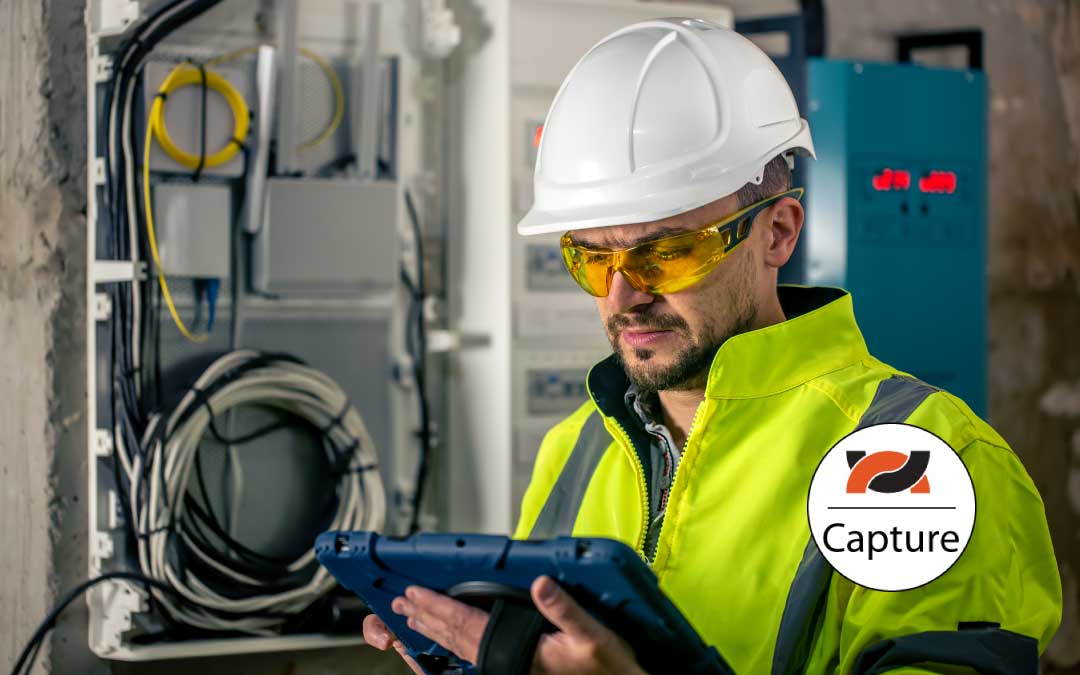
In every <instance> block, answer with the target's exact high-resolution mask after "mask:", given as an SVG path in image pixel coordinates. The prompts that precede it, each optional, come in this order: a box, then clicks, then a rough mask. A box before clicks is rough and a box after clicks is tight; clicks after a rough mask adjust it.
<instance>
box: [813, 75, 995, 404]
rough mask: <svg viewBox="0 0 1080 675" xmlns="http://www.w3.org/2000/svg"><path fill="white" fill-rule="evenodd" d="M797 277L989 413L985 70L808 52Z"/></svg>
mask: <svg viewBox="0 0 1080 675" xmlns="http://www.w3.org/2000/svg"><path fill="white" fill-rule="evenodd" d="M808 76H809V77H808V80H809V96H810V102H809V106H808V111H807V117H808V119H809V122H810V128H811V129H812V130H813V134H814V144H815V146H816V149H817V157H818V159H817V161H815V162H808V163H807V164H808V177H807V188H808V194H807V197H808V200H807V203H808V204H809V207H808V215H807V224H806V227H805V229H804V231H803V238H802V243H801V244H800V246H803V247H805V255H806V261H807V265H806V281H807V282H808V283H810V284H815V285H829V286H841V287H843V288H845V289H847V290H849V291H851V294H852V298H853V301H854V305H855V316H856V318H857V319H858V322H859V326H860V328H861V329H862V331H863V333H864V335H865V337H866V341H867V345H868V347H869V349H870V353H871V354H873V355H874V356H876V357H878V358H880V359H882V360H883V361H885V362H886V363H889V364H891V365H893V366H895V367H897V368H900V369H901V370H904V371H907V372H910V373H912V374H913V375H915V376H916V377H919V378H921V379H923V380H925V381H926V382H928V383H930V384H933V385H935V386H939V387H942V388H944V389H946V390H948V391H950V392H952V393H954V394H956V395H957V396H959V397H960V398H962V399H963V400H964V401H966V402H967V403H968V404H969V405H970V406H971V407H972V409H973V410H974V411H975V412H976V413H977V414H980V415H984V414H985V413H986V386H987V383H986V376H987V375H986V361H987V336H986V320H987V290H986V240H987V219H986V194H987V192H986V184H987V183H986V181H987V179H986V172H987V166H986V147H987V141H986V139H987V122H986V103H987V101H986V91H987V84H986V78H985V76H984V75H983V73H982V72H981V71H978V70H954V69H941V68H927V67H923V66H918V65H912V64H882V63H855V62H847V61H833V60H822V59H811V60H810V61H809V64H808Z"/></svg>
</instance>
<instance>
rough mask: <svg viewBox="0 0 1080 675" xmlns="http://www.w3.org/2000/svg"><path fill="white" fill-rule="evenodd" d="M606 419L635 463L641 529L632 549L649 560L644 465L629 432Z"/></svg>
mask: <svg viewBox="0 0 1080 675" xmlns="http://www.w3.org/2000/svg"><path fill="white" fill-rule="evenodd" d="M608 419H610V420H611V422H612V423H613V424H614V425H615V427H616V428H618V430H619V433H621V434H622V438H623V440H624V441H626V442H625V443H624V444H623V448H624V451H625V449H629V454H630V456H631V457H632V458H633V460H634V464H635V465H637V476H638V496H639V497H641V531H640V532H639V533H638V540H637V546H635V547H634V550H636V551H637V554H638V555H639V556H641V558H642V559H643V560H645V561H646V562H649V561H648V559H647V558H646V557H645V535H646V534H647V533H648V531H649V515H650V514H649V486H648V483H647V481H646V480H645V466H644V465H643V464H642V463H641V458H640V457H638V456H637V452H636V451H635V450H634V442H633V441H632V440H630V434H628V433H626V429H624V428H623V426H622V425H621V424H619V421H618V420H616V419H615V418H613V417H609V418H608ZM676 473H678V471H676ZM661 531H663V528H661Z"/></svg>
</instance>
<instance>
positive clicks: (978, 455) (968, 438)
mask: <svg viewBox="0 0 1080 675" xmlns="http://www.w3.org/2000/svg"><path fill="white" fill-rule="evenodd" d="M779 293H780V300H781V304H782V306H783V307H784V310H785V314H786V315H787V316H788V317H789V318H788V320H787V321H784V322H782V323H779V324H776V325H773V326H769V327H766V328H763V329H760V330H755V331H751V332H748V333H745V334H742V335H738V336H736V337H734V338H731V339H730V340H728V341H727V342H726V343H725V344H724V345H723V346H722V347H721V348H720V350H719V351H718V353H717V354H716V357H715V360H714V361H713V363H712V367H711V370H710V372H709V377H708V384H707V387H706V391H705V399H704V401H703V402H702V403H701V405H700V406H699V408H698V410H697V413H696V414H695V416H694V421H693V425H692V427H691V429H690V431H689V434H688V437H687V440H686V445H685V446H684V448H683V456H682V460H681V462H680V464H679V466H678V470H677V471H676V474H675V479H674V483H673V486H672V489H671V492H670V496H669V500H668V505H667V512H666V516H665V518H664V522H663V525H662V528H661V530H660V536H659V541H658V543H657V546H656V553H655V557H654V559H653V560H652V561H651V564H652V568H653V571H654V572H655V573H656V575H657V577H658V579H659V583H660V587H661V588H662V589H663V590H664V591H665V592H666V593H667V595H668V596H669V597H670V598H671V599H672V600H673V601H674V603H675V604H676V605H677V606H678V607H679V609H680V610H681V611H682V612H683V614H684V615H685V616H686V617H687V619H688V620H689V621H690V623H691V624H692V625H693V626H694V627H695V629H696V630H697V631H698V632H699V634H700V635H701V636H702V637H703V639H704V640H705V641H706V642H707V643H708V644H711V645H714V646H715V647H716V648H717V649H718V650H719V651H720V653H721V654H722V655H723V656H724V658H725V659H726V660H727V662H728V663H729V664H730V665H731V666H732V667H733V668H734V670H735V671H736V672H737V673H769V672H772V673H794V672H808V673H852V672H857V673H871V672H883V670H889V672H890V673H893V672H909V673H917V672H934V671H935V670H936V668H935V666H936V665H937V664H942V663H953V664H967V665H970V666H975V667H979V668H984V667H990V665H993V667H995V668H997V669H998V670H997V671H990V672H1016V671H1015V670H1013V669H1014V668H1017V667H1020V666H1019V665H1017V664H1028V665H1029V666H1032V667H1034V666H1037V663H1036V660H1037V657H1038V653H1041V652H1042V650H1043V649H1045V648H1046V645H1047V642H1048V641H1049V640H1050V638H1051V636H1052V635H1053V634H1054V632H1055V630H1056V629H1057V627H1058V624H1059V623H1060V620H1061V581H1060V578H1059V576H1058V568H1057V563H1056V561H1055V559H1054V551H1053V547H1052V545H1051V542H1050V535H1049V531H1048V528H1047V524H1046V515H1045V512H1044V509H1043V503H1042V500H1041V499H1040V497H1039V494H1038V492H1037V490H1036V489H1035V486H1034V485H1033V484H1032V481H1031V479H1030V477H1029V476H1028V474H1027V472H1026V471H1025V470H1024V467H1023V466H1022V465H1021V464H1020V461H1019V460H1018V459H1017V457H1016V455H1015V454H1013V452H1012V450H1011V449H1010V448H1009V446H1008V444H1007V443H1006V442H1005V441H1004V440H1003V439H1002V438H1001V436H999V435H998V434H997V433H996V432H995V431H994V430H993V429H992V428H990V426H989V425H987V424H986V422H984V421H983V420H981V419H979V418H978V417H977V416H976V415H975V414H974V413H973V412H972V411H971V409H970V408H968V406H967V405H965V404H964V402H963V401H961V400H960V399H958V398H956V397H955V396H953V395H951V394H949V393H947V392H944V391H941V390H939V389H936V388H934V387H931V386H929V385H927V384H925V383H923V382H920V381H918V380H916V379H915V378H913V377H911V376H909V375H907V374H905V373H902V372H901V371H898V370H897V369H895V368H892V367H890V366H888V365H886V364H884V363H882V362H881V361H879V360H877V359H875V358H874V357H873V356H871V355H870V354H869V352H868V351H867V348H866V343H865V341H864V340H863V337H862V334H861V333H860V332H859V328H858V326H857V325H856V323H855V317H854V314H853V311H852V302H851V296H850V295H848V294H847V293H846V292H844V291H841V290H839V289H829V288H810V287H799V286H781V287H780V289H779ZM628 384H629V383H628V381H627V379H626V376H625V374H624V373H623V372H622V370H621V368H620V367H619V365H618V364H617V363H616V362H615V361H614V359H613V358H609V359H607V360H605V361H603V362H601V363H599V364H597V365H596V366H594V367H593V368H592V369H591V370H590V372H589V375H588V388H589V394H590V400H589V401H588V402H586V403H585V404H584V405H582V406H581V407H580V408H579V409H578V410H577V411H576V412H574V413H573V414H572V415H570V416H569V417H567V418H566V419H565V420H564V421H562V422H560V423H559V424H558V425H557V426H555V427H554V428H553V429H551V430H550V431H549V432H548V434H547V435H546V437H545V439H544V441H543V444H542V445H541V447H540V452H539V456H538V458H537V460H536V464H535V467H534V469H533V475H532V480H531V483H530V485H529V488H528V490H527V491H526V493H525V498H524V502H523V505H522V514H521V520H520V523H519V524H518V527H517V530H516V533H515V537H516V538H534V539H535V538H547V537H551V536H556V535H560V534H573V535H574V536H585V537H609V538H613V539H617V540H620V541H622V542H624V543H626V544H628V545H629V546H631V547H633V548H635V549H636V550H637V551H638V552H639V553H642V551H643V545H644V542H645V534H646V529H647V528H646V524H647V522H648V517H649V499H648V493H647V489H648V488H647V485H646V475H648V474H646V471H645V469H646V464H647V462H648V461H649V444H648V439H647V438H642V437H641V436H640V432H638V431H636V429H637V427H636V425H634V424H633V423H632V421H631V419H630V417H629V415H630V414H632V413H631V412H628V411H627V410H626V406H625V404H624V399H623V396H624V394H625V393H626V389H627V386H628ZM885 422H906V423H908V424H912V425H915V426H918V427H921V428H923V429H926V430H928V431H930V432H933V433H934V434H936V435H937V436H939V437H940V438H942V439H943V440H945V441H946V442H947V443H948V444H949V445H950V446H951V447H952V448H953V449H955V450H956V451H957V452H958V453H959V455H960V457H961V459H962V460H963V461H964V464H965V465H966V466H967V469H968V471H969V472H970V474H971V478H972V481H973V483H974V486H975V493H976V503H977V509H978V510H977V514H976V517H975V528H974V531H973V532H972V535H971V538H970V541H969V544H968V547H967V549H966V550H965V551H964V553H963V554H962V555H961V556H960V558H959V560H957V562H956V563H955V564H954V565H953V566H952V568H951V569H949V571H947V572H946V573H945V574H944V575H942V576H941V577H939V578H938V579H936V580H935V581H933V582H930V583H929V584H926V585H924V586H921V587H919V588H916V589H913V590H909V591H902V592H882V591H874V590H869V589H867V588H864V587H861V586H857V585H855V584H853V583H852V582H850V581H848V580H847V579H845V578H844V577H842V576H840V575H839V574H837V573H835V572H834V571H833V570H832V568H831V567H830V566H829V565H828V563H827V562H826V561H825V560H824V558H823V557H822V556H821V554H820V552H818V550H817V548H816V546H815V545H814V542H813V539H812V537H811V536H810V530H809V525H808V522H807V512H806V500H807V491H808V489H809V486H810V481H811V478H812V476H813V474H814V471H815V469H816V468H817V466H818V463H819V461H820V460H821V459H822V457H823V456H824V455H825V453H826V452H828V450H829V449H830V448H831V447H832V446H833V445H834V444H835V443H836V442H837V441H839V440H840V439H841V438H843V437H844V436H846V435H847V434H849V433H850V432H852V431H853V430H855V429H856V428H859V427H863V426H868V425H870V424H876V423H885ZM1010 659H1011V660H1010ZM988 664H990V665H988ZM1003 664H1005V665H1003ZM1032 664H1034V665H1032ZM898 667H899V669H895V668H898ZM1030 672H1035V670H1031V671H1030Z"/></svg>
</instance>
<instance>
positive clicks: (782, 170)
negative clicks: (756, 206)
mask: <svg viewBox="0 0 1080 675" xmlns="http://www.w3.org/2000/svg"><path fill="white" fill-rule="evenodd" d="M790 187H791V169H790V168H788V161H787V158H785V157H784V156H783V155H777V156H776V157H774V158H773V159H771V160H770V161H769V163H768V164H766V165H765V170H764V172H763V173H762V179H761V185H754V184H753V183H747V184H746V185H744V186H742V187H741V188H739V190H738V191H737V192H736V193H735V197H736V198H737V199H738V201H739V208H740V209H744V208H746V207H747V206H750V205H751V204H753V203H755V202H760V201H761V200H762V199H766V198H768V197H772V196H773V195H775V194H778V193H780V192H783V191H784V190H787V189H788V188H790Z"/></svg>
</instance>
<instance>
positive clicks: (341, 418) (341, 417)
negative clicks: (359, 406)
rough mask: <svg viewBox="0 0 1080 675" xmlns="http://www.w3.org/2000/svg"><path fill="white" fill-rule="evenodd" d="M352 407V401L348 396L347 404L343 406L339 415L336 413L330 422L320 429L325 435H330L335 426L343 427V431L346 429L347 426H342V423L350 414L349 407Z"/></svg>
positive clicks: (346, 398)
mask: <svg viewBox="0 0 1080 675" xmlns="http://www.w3.org/2000/svg"><path fill="white" fill-rule="evenodd" d="M350 408H352V402H351V401H350V400H349V398H348V397H345V405H344V406H342V408H341V412H339V413H338V414H337V415H335V416H334V417H333V418H332V419H331V420H330V423H329V424H327V425H326V426H325V427H323V428H322V429H321V430H320V431H322V433H323V435H324V436H325V435H328V434H329V433H330V432H331V431H333V429H334V427H341V428H342V430H343V431H344V430H345V427H344V426H342V424H341V423H342V422H343V421H345V416H346V415H348V414H349V409H350Z"/></svg>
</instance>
